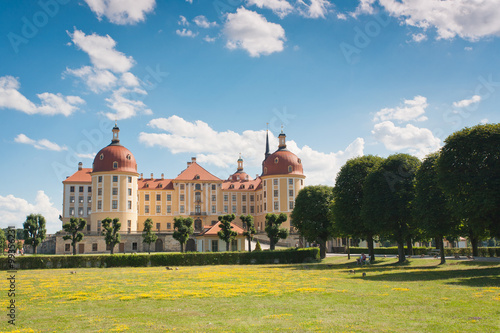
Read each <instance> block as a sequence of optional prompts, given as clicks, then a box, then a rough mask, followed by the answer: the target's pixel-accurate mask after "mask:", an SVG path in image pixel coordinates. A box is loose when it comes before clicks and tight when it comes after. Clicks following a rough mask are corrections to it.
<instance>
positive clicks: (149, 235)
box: [142, 219, 158, 254]
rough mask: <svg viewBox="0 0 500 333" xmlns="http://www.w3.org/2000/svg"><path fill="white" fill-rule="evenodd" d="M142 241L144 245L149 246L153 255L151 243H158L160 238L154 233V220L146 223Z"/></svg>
mask: <svg viewBox="0 0 500 333" xmlns="http://www.w3.org/2000/svg"><path fill="white" fill-rule="evenodd" d="M142 239H143V242H144V243H146V244H148V253H149V254H151V243H154V242H156V240H157V239H158V236H156V234H155V232H154V231H153V220H151V219H146V221H144V229H143V231H142Z"/></svg>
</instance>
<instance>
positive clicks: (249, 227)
mask: <svg viewBox="0 0 500 333" xmlns="http://www.w3.org/2000/svg"><path fill="white" fill-rule="evenodd" d="M240 220H241V222H243V227H244V228H245V232H244V233H243V236H245V237H246V238H247V240H248V252H252V240H253V235H255V234H256V233H257V230H256V229H255V222H254V220H253V216H252V215H250V214H248V215H241V216H240Z"/></svg>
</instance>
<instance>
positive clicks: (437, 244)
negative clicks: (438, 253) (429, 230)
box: [434, 237, 443, 250]
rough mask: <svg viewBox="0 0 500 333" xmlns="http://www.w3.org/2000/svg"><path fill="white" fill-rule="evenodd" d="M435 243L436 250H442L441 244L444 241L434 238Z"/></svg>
mask: <svg viewBox="0 0 500 333" xmlns="http://www.w3.org/2000/svg"><path fill="white" fill-rule="evenodd" d="M434 241H435V242H436V249H437V250H439V249H440V248H441V247H440V245H439V242H442V241H443V240H442V239H441V238H439V237H436V238H434Z"/></svg>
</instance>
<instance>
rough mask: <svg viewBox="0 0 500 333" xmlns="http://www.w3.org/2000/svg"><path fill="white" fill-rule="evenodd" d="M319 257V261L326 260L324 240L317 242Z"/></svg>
mask: <svg viewBox="0 0 500 333" xmlns="http://www.w3.org/2000/svg"><path fill="white" fill-rule="evenodd" d="M319 256H320V258H321V259H325V258H326V241H324V240H320V241H319Z"/></svg>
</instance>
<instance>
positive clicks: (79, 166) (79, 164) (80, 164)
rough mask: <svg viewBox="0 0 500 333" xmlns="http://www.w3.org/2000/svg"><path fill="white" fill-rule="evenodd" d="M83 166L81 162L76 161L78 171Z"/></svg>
mask: <svg viewBox="0 0 500 333" xmlns="http://www.w3.org/2000/svg"><path fill="white" fill-rule="evenodd" d="M82 168H83V163H82V162H78V171H80V170H82Z"/></svg>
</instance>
